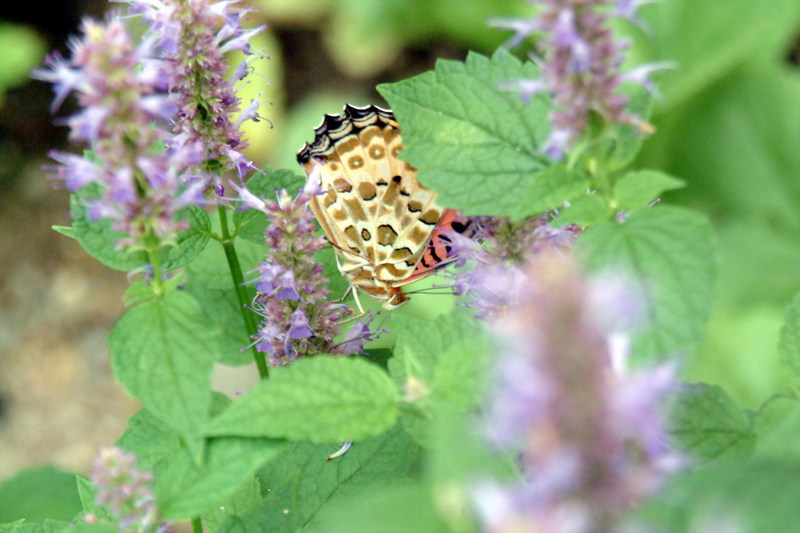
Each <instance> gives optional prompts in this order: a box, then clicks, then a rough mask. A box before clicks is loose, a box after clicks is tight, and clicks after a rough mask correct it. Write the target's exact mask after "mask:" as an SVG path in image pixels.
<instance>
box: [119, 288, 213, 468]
mask: <svg viewBox="0 0 800 533" xmlns="http://www.w3.org/2000/svg"><path fill="white" fill-rule="evenodd" d="M212 330H213V328H209V325H208V323H207V321H206V317H205V315H204V314H203V311H202V309H201V308H200V306H199V304H198V303H197V300H195V299H194V298H192V297H191V296H190V295H188V294H186V293H183V292H180V291H173V292H170V293H168V294H166V295H164V297H163V298H161V299H159V300H154V301H150V302H144V303H141V304H139V305H137V306H136V307H132V308H131V309H129V310H128V311H127V312H126V313H125V315H124V316H123V317H122V318H121V319H120V321H119V322H117V324H116V326H114V329H113V330H112V331H111V335H110V336H109V341H108V344H109V348H110V350H111V363H112V366H113V368H114V375H115V376H116V378H117V379H118V380H119V381H120V383H122V384H123V385H124V386H125V388H126V389H127V390H128V392H129V393H130V394H131V395H132V396H135V397H137V398H139V399H140V400H141V401H142V403H143V404H144V405H145V407H147V409H148V410H149V411H150V412H151V413H152V414H154V415H155V416H156V417H158V418H160V419H161V420H163V421H164V422H166V423H167V424H168V425H169V426H170V427H171V428H173V429H174V430H175V431H176V432H177V433H178V434H180V435H181V437H182V438H183V439H184V442H185V443H186V445H187V446H192V448H193V450H194V452H195V453H198V454H199V451H200V441H197V440H196V439H198V438H199V436H200V430H201V428H202V426H203V425H204V424H205V421H206V419H207V417H208V414H209V407H210V403H211V390H210V388H209V380H210V376H211V365H212V364H213V361H214V360H215V359H216V358H217V357H216V355H217V354H214V353H213V351H212V349H211V348H213V347H214V343H213V342H209V341H210V340H211V339H213V338H214V334H213V333H210V331H212Z"/></svg>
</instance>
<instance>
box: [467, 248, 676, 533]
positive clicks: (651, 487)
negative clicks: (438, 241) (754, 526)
mask: <svg viewBox="0 0 800 533" xmlns="http://www.w3.org/2000/svg"><path fill="white" fill-rule="evenodd" d="M520 272H521V273H522V279H521V280H519V283H518V285H517V292H518V296H517V300H516V302H515V303H514V304H513V305H512V306H510V307H509V308H508V309H506V311H505V313H503V314H495V315H493V317H492V318H493V320H492V321H491V323H492V325H493V327H494V330H495V331H496V332H497V334H498V343H499V353H500V356H499V359H498V362H497V366H496V382H495V386H494V392H493V393H492V394H491V395H490V400H489V404H488V406H487V409H486V411H485V417H484V418H485V424H484V432H485V434H486V436H487V438H488V439H489V441H490V442H491V443H492V444H494V445H495V446H499V447H501V448H503V449H505V450H508V451H513V452H516V453H518V456H519V458H520V459H519V460H520V468H521V471H522V474H523V476H524V478H525V479H524V481H522V482H517V483H508V482H504V483H500V482H497V481H491V480H485V479H483V480H477V481H476V486H475V488H474V490H473V491H472V499H473V501H474V505H475V509H476V511H477V513H478V515H479V517H480V519H481V521H482V523H483V525H484V527H485V529H484V530H487V531H497V532H506V531H569V532H573V533H592V532H597V531H602V532H605V531H619V530H620V526H621V524H622V520H623V518H624V516H625V514H626V512H627V511H629V510H630V509H631V507H632V506H634V505H636V504H638V503H640V502H642V501H643V500H644V499H645V498H647V497H649V496H651V495H652V494H653V493H654V491H656V490H657V489H658V488H659V487H660V486H661V485H662V484H663V482H664V480H665V479H666V477H667V476H668V475H670V474H672V473H674V472H675V471H676V470H677V469H678V468H679V467H681V466H682V465H683V460H682V458H681V456H680V455H678V454H676V453H672V452H671V451H670V448H669V442H668V438H667V434H666V431H665V428H664V412H663V408H664V404H665V399H666V397H667V396H668V395H669V394H670V393H672V392H673V391H675V390H676V387H677V381H676V378H675V370H676V368H675V365H673V364H666V365H661V366H656V367H653V368H649V369H644V370H640V371H639V372H637V373H629V372H616V371H615V370H614V368H613V367H612V364H611V354H610V353H609V342H608V337H607V335H608V334H609V329H615V328H618V327H619V325H620V324H623V325H624V326H625V327H631V323H630V321H625V320H622V321H620V320H616V319H612V320H610V321H609V320H608V319H607V317H602V318H601V316H598V315H603V314H606V313H607V308H609V307H610V308H612V310H613V309H614V308H616V309H617V310H618V311H619V312H618V313H612V314H620V315H622V316H625V315H626V314H627V313H628V311H629V310H630V309H633V308H634V306H631V305H630V300H631V299H632V297H631V296H630V295H631V294H636V293H637V291H630V290H628V291H626V290H623V289H622V287H621V285H622V282H621V281H620V282H618V283H617V284H616V287H613V288H612V290H609V291H607V292H606V294H601V295H600V296H597V294H596V289H593V288H592V282H587V281H586V280H585V279H584V278H583V277H582V276H581V274H580V272H579V271H578V268H577V267H576V265H575V264H574V262H573V261H572V259H571V258H570V256H569V255H568V254H565V253H563V252H561V253H559V252H557V251H556V250H555V249H549V250H547V251H545V252H543V253H540V254H538V255H536V256H535V257H533V258H532V259H529V260H528V261H526V264H525V265H524V266H523V267H521V268H520ZM617 279H620V280H622V279H624V278H617ZM614 295H616V296H614ZM614 298H618V299H619V300H620V302H621V305H615V304H614V302H613V299H614ZM598 302H603V303H604V304H606V307H599V306H598V305H597V304H598ZM639 308H641V306H639ZM609 324H611V325H612V326H614V328H609Z"/></svg>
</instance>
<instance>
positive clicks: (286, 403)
mask: <svg viewBox="0 0 800 533" xmlns="http://www.w3.org/2000/svg"><path fill="white" fill-rule="evenodd" d="M275 370H276V371H274V373H273V374H272V375H271V376H270V379H269V380H265V381H261V382H260V383H259V384H258V385H257V386H256V387H255V388H254V389H253V390H252V391H250V392H249V393H248V394H247V395H246V396H245V397H243V398H241V399H240V400H238V401H236V402H235V403H234V404H233V405H231V406H230V407H229V408H228V409H227V410H226V411H225V412H223V413H222V414H221V415H220V416H218V417H216V418H214V419H213V420H211V421H210V423H209V425H208V427H207V428H206V434H208V435H239V436H253V437H256V436H268V437H285V438H288V439H295V440H297V439H308V440H310V441H312V442H318V443H322V442H336V441H344V440H355V439H363V438H366V437H370V436H373V435H378V434H380V433H382V432H384V431H386V430H387V429H389V428H390V427H392V426H393V425H394V423H395V420H396V419H397V404H396V401H397V399H396V393H395V389H394V386H393V385H392V381H391V380H390V379H389V376H388V375H386V373H385V372H384V371H383V370H382V369H381V368H380V367H378V366H377V365H374V364H372V363H369V362H367V361H364V360H361V359H357V358H336V357H327V356H317V357H313V358H308V359H300V360H298V361H295V362H294V363H292V365H291V366H289V367H288V368H281V369H275Z"/></svg>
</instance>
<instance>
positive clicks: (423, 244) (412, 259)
mask: <svg viewBox="0 0 800 533" xmlns="http://www.w3.org/2000/svg"><path fill="white" fill-rule="evenodd" d="M314 133H315V134H316V137H315V139H314V142H313V143H311V144H308V143H307V144H306V145H305V146H304V147H303V148H302V149H301V150H300V151H299V152H298V154H297V160H298V162H299V163H300V164H301V165H302V166H303V169H304V170H305V172H306V176H307V177H308V178H309V179H319V180H320V186H321V189H322V191H323V194H321V195H319V196H317V197H314V198H312V199H311V202H310V203H311V209H312V211H313V212H314V215H315V216H316V217H317V220H318V221H319V223H320V225H321V226H322V229H323V231H324V232H325V234H326V235H327V236H328V240H329V241H330V242H331V244H332V245H333V246H334V248H335V251H336V256H337V263H338V265H339V271H340V272H341V273H342V275H343V276H344V277H345V278H347V280H348V281H349V282H350V286H351V289H355V291H354V292H355V294H354V296H355V298H356V303H357V304H358V306H359V309H360V310H361V311H362V312H363V309H361V303H360V302H359V301H358V291H362V292H364V293H365V294H367V295H369V296H371V297H372V298H374V299H375V300H378V301H381V302H383V307H384V308H386V309H394V308H396V307H398V306H400V305H402V304H404V303H405V302H407V301H408V299H409V298H408V296H406V294H405V293H404V292H403V289H402V287H403V286H404V285H406V284H408V283H411V282H413V281H416V280H418V279H421V278H423V277H425V276H428V275H430V274H432V273H434V272H436V271H437V270H438V269H440V268H442V267H443V266H445V265H447V264H449V263H451V262H453V261H454V260H455V257H454V256H453V254H452V253H451V252H452V248H451V241H450V238H449V236H448V233H449V231H457V232H464V231H465V230H466V228H468V227H469V225H470V223H469V221H468V220H467V219H465V218H464V217H462V216H461V215H460V214H459V213H458V212H457V211H454V210H452V209H445V208H443V207H441V206H439V205H438V204H437V203H436V192H434V191H431V190H429V189H426V188H425V187H424V186H423V185H422V184H420V183H419V182H418V181H417V178H416V173H417V171H416V169H414V168H413V167H411V166H410V165H409V164H408V163H406V162H405V161H402V160H400V159H399V158H398V154H399V153H400V150H402V149H403V141H402V138H401V136H400V126H399V125H398V124H397V121H396V120H395V118H394V114H393V113H392V112H391V111H389V110H386V109H381V108H380V107H377V106H367V107H354V106H350V105H346V106H345V108H344V113H343V114H342V115H338V116H335V115H325V118H324V119H323V120H322V123H321V124H320V125H319V126H317V128H315V130H314ZM315 176H316V177H317V178H314V177H315Z"/></svg>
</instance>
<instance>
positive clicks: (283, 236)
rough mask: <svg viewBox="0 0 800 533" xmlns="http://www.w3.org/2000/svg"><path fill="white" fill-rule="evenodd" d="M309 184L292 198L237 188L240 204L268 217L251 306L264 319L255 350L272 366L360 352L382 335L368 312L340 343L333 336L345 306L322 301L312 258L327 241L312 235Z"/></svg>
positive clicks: (321, 278)
mask: <svg viewBox="0 0 800 533" xmlns="http://www.w3.org/2000/svg"><path fill="white" fill-rule="evenodd" d="M314 183H315V182H314V181H313V180H309V181H308V184H307V185H306V188H305V189H303V190H301V191H300V193H299V194H298V196H297V198H295V199H292V198H291V197H290V196H289V195H288V194H286V192H285V191H279V192H278V200H277V201H268V200H261V199H259V198H257V197H256V196H254V195H253V194H252V193H250V192H249V191H247V189H241V191H240V196H241V198H242V199H243V201H244V203H245V205H246V206H248V207H251V208H256V209H259V210H261V211H263V212H264V213H266V214H267V216H268V217H269V221H270V225H269V227H268V228H267V231H266V235H265V240H266V245H267V247H268V248H269V252H268V254H267V258H266V259H265V260H264V261H263V262H262V263H261V264H260V265H259V269H258V270H259V277H258V279H257V280H256V290H257V291H258V296H257V297H256V300H255V302H254V303H253V309H254V310H255V311H256V312H258V313H259V314H260V315H261V316H262V317H263V322H262V324H261V327H260V328H259V338H258V340H257V343H256V348H257V349H258V350H259V351H262V352H267V353H268V354H269V356H270V364H271V365H273V366H278V365H286V364H289V363H291V362H292V361H293V360H294V359H297V358H299V357H305V356H311V355H316V354H320V353H328V354H341V355H349V354H352V353H359V352H362V351H363V346H364V343H365V342H368V341H371V340H373V339H374V338H375V337H376V336H377V335H379V334H380V333H381V332H380V331H371V330H370V329H369V328H368V324H369V322H370V320H371V319H372V317H371V316H367V317H364V318H362V319H361V320H358V321H356V322H355V323H354V324H353V326H352V327H351V329H350V330H349V331H348V332H347V333H345V335H344V336H343V338H342V339H341V341H340V342H338V343H337V342H336V340H335V338H336V336H337V335H339V334H340V333H341V331H340V323H341V321H342V319H344V317H346V316H347V315H348V314H349V313H350V309H349V308H348V307H347V306H346V305H342V304H336V303H333V302H330V301H328V300H326V297H327V295H328V289H327V288H326V287H327V285H328V280H327V279H326V278H325V275H324V274H323V266H322V264H321V263H319V262H317V261H315V260H314V257H313V256H314V254H315V253H316V252H317V251H319V250H320V249H321V248H322V247H323V246H324V245H325V243H326V240H325V237H322V236H320V237H317V236H315V233H316V226H315V225H314V219H313V216H312V214H311V212H310V211H309V209H308V201H309V200H310V199H311V198H312V197H313V196H314V195H315V194H319V191H318V190H315V188H314Z"/></svg>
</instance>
